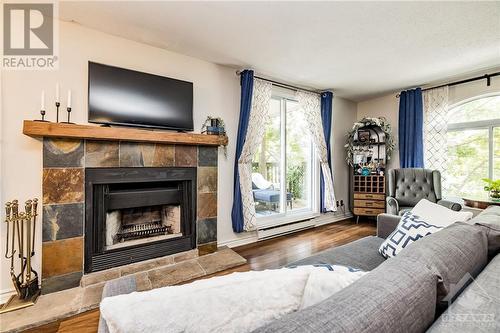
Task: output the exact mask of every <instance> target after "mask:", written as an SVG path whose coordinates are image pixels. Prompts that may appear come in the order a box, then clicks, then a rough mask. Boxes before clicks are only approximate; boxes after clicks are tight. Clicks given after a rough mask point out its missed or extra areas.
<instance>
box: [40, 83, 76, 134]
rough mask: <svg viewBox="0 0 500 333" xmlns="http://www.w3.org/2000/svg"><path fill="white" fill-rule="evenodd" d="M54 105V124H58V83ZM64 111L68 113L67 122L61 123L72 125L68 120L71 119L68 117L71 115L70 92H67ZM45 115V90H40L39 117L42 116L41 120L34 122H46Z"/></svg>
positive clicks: (59, 104)
mask: <svg viewBox="0 0 500 333" xmlns="http://www.w3.org/2000/svg"><path fill="white" fill-rule="evenodd" d="M55 105H56V123H58V122H59V107H60V106H61V102H60V86H59V83H56V102H55ZM66 111H67V112H68V118H67V119H68V120H67V121H63V123H67V124H72V122H71V121H70V119H71V116H70V115H71V90H68V104H67V107H66ZM45 114H46V111H45V90H42V94H41V101H40V115H41V116H42V119H36V120H35V121H40V122H48V120H45Z"/></svg>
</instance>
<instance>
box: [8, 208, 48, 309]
mask: <svg viewBox="0 0 500 333" xmlns="http://www.w3.org/2000/svg"><path fill="white" fill-rule="evenodd" d="M37 206H38V200H37V199H33V200H28V201H26V203H25V205H24V212H19V204H18V201H17V200H13V201H12V202H7V203H6V204H5V213H6V214H5V223H7V232H6V235H7V236H6V249H5V258H7V259H9V260H10V276H11V278H12V282H13V283H14V287H15V288H16V293H17V295H13V296H11V298H10V299H9V300H8V301H7V303H5V304H4V305H3V306H2V307H1V308H0V313H5V312H9V311H13V310H17V309H21V308H25V307H28V306H31V305H33V304H35V302H36V301H37V299H38V296H40V287H39V283H38V273H37V272H36V271H35V270H34V269H33V267H32V261H31V258H32V257H33V256H34V255H35V231H36V217H37V215H38V214H37ZM16 253H17V256H18V257H19V270H20V272H19V274H17V275H16V273H15V270H14V266H15V264H16V265H17V263H16V262H15V260H14V258H15V255H16Z"/></svg>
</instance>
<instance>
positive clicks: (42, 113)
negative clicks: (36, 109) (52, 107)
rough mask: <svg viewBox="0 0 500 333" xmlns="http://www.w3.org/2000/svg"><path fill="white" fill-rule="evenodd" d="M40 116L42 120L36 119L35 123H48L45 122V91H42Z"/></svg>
mask: <svg viewBox="0 0 500 333" xmlns="http://www.w3.org/2000/svg"><path fill="white" fill-rule="evenodd" d="M40 115H41V116H42V119H36V120H35V121H43V122H47V120H45V90H42V95H41V101H40Z"/></svg>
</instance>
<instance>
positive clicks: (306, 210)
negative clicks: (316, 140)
mask: <svg viewBox="0 0 500 333" xmlns="http://www.w3.org/2000/svg"><path fill="white" fill-rule="evenodd" d="M313 148H314V147H313V143H312V140H311V137H310V136H309V134H308V130H307V128H306V119H305V118H304V114H303V112H302V110H301V109H300V108H299V105H298V103H297V101H295V100H293V99H290V98H285V97H278V96H275V97H273V98H272V99H271V105H270V121H269V122H268V124H267V126H266V129H265V134H264V138H263V140H262V143H261V145H260V147H259V149H258V150H257V152H256V154H255V155H254V159H253V163H252V186H253V196H254V201H255V210H256V213H257V217H258V223H259V225H260V226H263V225H265V226H268V225H279V224H282V223H289V222H291V221H294V220H300V219H304V218H309V217H312V216H314V215H316V214H317V213H318V211H319V208H318V195H317V193H318V191H319V190H318V187H319V165H318V162H317V159H316V157H315V154H314V150H313Z"/></svg>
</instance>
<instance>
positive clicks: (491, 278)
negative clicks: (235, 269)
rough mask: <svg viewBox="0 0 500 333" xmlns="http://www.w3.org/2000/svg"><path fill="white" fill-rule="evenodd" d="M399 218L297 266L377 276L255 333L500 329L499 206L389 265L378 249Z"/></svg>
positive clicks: (412, 248)
mask: <svg viewBox="0 0 500 333" xmlns="http://www.w3.org/2000/svg"><path fill="white" fill-rule="evenodd" d="M398 221H399V217H397V216H394V215H388V214H382V215H379V217H378V223H377V236H371V237H365V238H363V239H360V240H358V241H355V242H352V243H349V244H347V245H344V246H341V247H338V248H333V249H329V250H327V251H324V252H322V253H319V254H317V255H314V256H312V257H309V258H306V259H304V260H300V261H298V262H296V263H293V264H292V265H304V264H316V263H327V264H342V265H348V266H353V267H358V268H361V269H368V270H371V272H370V273H369V274H367V275H365V276H363V277H362V278H361V279H359V280H357V281H356V282H354V283H353V284H351V285H350V286H348V287H347V288H345V289H343V290H341V291H340V292H338V293H336V294H334V295H333V296H331V297H330V298H328V299H326V300H325V301H323V302H321V303H319V304H317V305H315V306H312V307H310V308H307V309H304V310H302V311H299V312H295V313H292V314H289V315H287V316H285V317H282V318H280V319H279V320H276V321H275V322H273V323H271V324H269V325H267V326H264V327H261V328H259V329H257V330H256V331H255V333H274V332H294V333H298V332H304V333H305V332H324V333H326V332H405V333H410V332H425V331H429V332H432V333H437V332H439V333H441V332H500V254H499V252H500V207H489V208H488V209H487V210H485V211H484V212H482V213H481V214H479V215H478V216H477V217H475V218H474V219H472V220H471V221H469V223H454V224H453V225H451V226H449V227H447V228H445V229H444V230H442V231H440V232H438V233H435V234H432V235H429V236H427V237H425V238H423V239H421V240H419V241H418V242H415V243H413V244H411V245H410V246H408V247H407V248H406V249H405V250H404V251H402V252H401V253H400V254H399V255H398V256H397V257H394V258H391V259H388V260H384V259H383V257H382V256H381V255H379V254H378V247H379V246H380V244H381V243H382V242H383V240H384V238H386V237H387V236H388V235H389V234H390V233H391V232H392V230H393V229H394V228H395V227H396V225H397V223H398ZM448 305H449V306H448Z"/></svg>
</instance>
